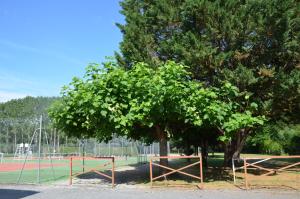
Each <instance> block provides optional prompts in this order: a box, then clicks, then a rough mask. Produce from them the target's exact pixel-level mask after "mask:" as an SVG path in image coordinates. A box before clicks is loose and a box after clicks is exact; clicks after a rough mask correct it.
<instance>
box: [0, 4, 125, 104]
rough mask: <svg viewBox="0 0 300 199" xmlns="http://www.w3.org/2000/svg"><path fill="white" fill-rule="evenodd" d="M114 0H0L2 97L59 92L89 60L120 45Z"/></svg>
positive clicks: (120, 18)
mask: <svg viewBox="0 0 300 199" xmlns="http://www.w3.org/2000/svg"><path fill="white" fill-rule="evenodd" d="M119 11H120V6H119V1H117V0H42V1H41V0H26V1H25V0H1V1H0V102H4V101H7V100H9V99H13V98H21V97H25V96H27V95H30V96H58V95H59V92H60V89H61V87H62V86H63V85H66V84H68V83H69V82H70V81H71V80H72V77H74V76H82V75H83V74H84V69H85V67H86V66H87V64H88V63H95V62H97V63H101V62H103V61H104V60H105V56H112V55H113V54H114V51H118V47H119V42H120V41H121V39H122V35H121V33H120V31H119V29H118V28H117V27H116V26H115V23H116V22H121V23H123V22H124V17H123V16H122V15H121V14H120V13H119Z"/></svg>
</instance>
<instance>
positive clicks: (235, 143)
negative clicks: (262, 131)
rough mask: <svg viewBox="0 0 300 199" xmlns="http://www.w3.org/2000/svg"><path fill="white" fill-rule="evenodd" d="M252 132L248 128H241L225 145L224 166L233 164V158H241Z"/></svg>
mask: <svg viewBox="0 0 300 199" xmlns="http://www.w3.org/2000/svg"><path fill="white" fill-rule="evenodd" d="M249 133H250V130H248V129H241V130H240V131H239V132H238V133H237V134H236V137H234V138H233V139H232V140H231V141H230V142H228V143H225V145H224V147H225V148H224V166H231V163H232V158H234V159H238V158H240V154H241V151H242V149H243V147H244V144H245V142H246V139H247V137H248V135H249Z"/></svg>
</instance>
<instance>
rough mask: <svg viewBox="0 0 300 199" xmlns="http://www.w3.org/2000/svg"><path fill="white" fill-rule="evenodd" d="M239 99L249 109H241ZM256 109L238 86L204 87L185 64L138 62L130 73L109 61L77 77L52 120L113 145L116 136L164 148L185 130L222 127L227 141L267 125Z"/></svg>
mask: <svg viewBox="0 0 300 199" xmlns="http://www.w3.org/2000/svg"><path fill="white" fill-rule="evenodd" d="M239 98H243V99H244V101H245V103H248V104H249V106H247V108H243V109H241V106H240V105H239V103H237V101H240V99H239ZM237 99H239V100H237ZM256 108H257V105H256V104H255V103H249V96H247V95H245V93H240V92H239V90H238V88H237V87H235V86H233V85H231V84H230V83H228V82H225V83H224V84H223V86H221V87H220V88H216V87H211V86H205V84H204V83H203V82H199V81H196V80H193V79H192V78H191V73H190V72H188V71H187V66H184V65H181V64H176V63H174V62H166V63H165V64H161V65H160V66H158V67H152V66H149V65H148V64H145V63H137V64H135V65H134V66H133V67H132V69H131V70H126V69H124V68H123V67H119V66H117V65H116V64H115V63H113V62H108V63H106V64H104V69H101V68H100V67H99V66H98V65H95V64H93V65H90V66H89V67H88V68H87V71H86V74H85V76H84V78H82V79H80V78H74V79H73V81H72V83H71V84H70V85H69V86H67V87H65V88H64V90H63V92H62V99H61V101H60V103H59V104H56V105H54V106H53V107H52V109H50V116H51V117H52V119H53V121H54V123H56V125H57V126H59V127H60V128H61V129H62V130H63V131H65V132H66V133H69V134H71V135H75V136H77V137H86V138H87V137H96V138H98V139H99V140H109V139H111V137H112V135H113V133H115V134H117V135H120V136H127V137H128V138H130V139H140V140H144V141H146V142H152V141H154V140H156V141H159V142H160V143H162V142H161V141H162V139H164V140H167V139H168V138H170V137H172V136H174V135H176V134H179V133H184V129H185V128H187V127H191V126H194V127H202V126H206V127H212V128H219V129H220V130H221V131H222V132H223V134H221V136H220V139H222V140H223V141H226V140H230V139H231V136H232V135H233V134H234V132H235V131H237V130H240V129H241V128H252V127H254V126H257V125H261V124H263V122H264V117H262V116H254V115H253V114H252V111H253V110H255V109H256Z"/></svg>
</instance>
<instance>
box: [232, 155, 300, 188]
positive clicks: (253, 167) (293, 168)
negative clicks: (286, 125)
mask: <svg viewBox="0 0 300 199" xmlns="http://www.w3.org/2000/svg"><path fill="white" fill-rule="evenodd" d="M292 159H294V161H292ZM240 160H242V161H243V162H242V163H243V165H242V166H240V167H235V164H234V160H232V170H233V179H234V183H236V170H244V183H245V188H246V189H249V188H250V176H249V173H250V172H252V173H253V172H254V171H256V173H255V175H253V176H252V177H261V179H260V180H261V182H262V183H263V182H264V180H266V178H267V177H268V176H269V177H271V176H276V175H278V174H279V173H283V172H292V175H291V176H292V177H294V178H295V179H296V181H297V182H296V184H297V183H300V168H299V165H300V156H268V157H245V158H242V159H240ZM297 166H298V168H297ZM286 180H287V181H289V180H290V181H292V180H293V178H292V179H286ZM273 181H276V179H274V180H273ZM298 181H299V182H298ZM282 185H284V184H282ZM299 185H300V184H299Z"/></svg>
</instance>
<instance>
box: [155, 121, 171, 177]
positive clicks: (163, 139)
mask: <svg viewBox="0 0 300 199" xmlns="http://www.w3.org/2000/svg"><path fill="white" fill-rule="evenodd" d="M155 129H156V133H157V136H158V140H159V156H168V138H167V133H166V132H164V131H163V130H162V129H161V128H160V126H158V125H156V127H155ZM159 164H160V165H163V166H168V159H167V158H161V159H160V160H159ZM165 172H166V170H165V169H160V173H165Z"/></svg>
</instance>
